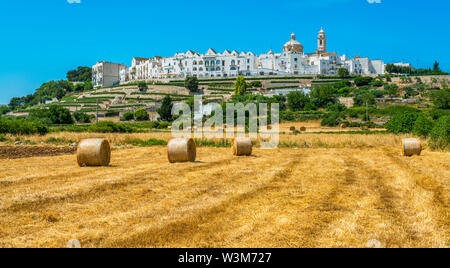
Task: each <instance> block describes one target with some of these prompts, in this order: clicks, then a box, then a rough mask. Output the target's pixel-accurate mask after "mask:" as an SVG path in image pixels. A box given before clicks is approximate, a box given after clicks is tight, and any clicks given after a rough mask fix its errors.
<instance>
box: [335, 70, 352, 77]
mask: <svg viewBox="0 0 450 268" xmlns="http://www.w3.org/2000/svg"><path fill="white" fill-rule="evenodd" d="M338 76H339V77H340V78H347V77H349V76H350V72H349V71H348V69H347V68H339V70H338Z"/></svg>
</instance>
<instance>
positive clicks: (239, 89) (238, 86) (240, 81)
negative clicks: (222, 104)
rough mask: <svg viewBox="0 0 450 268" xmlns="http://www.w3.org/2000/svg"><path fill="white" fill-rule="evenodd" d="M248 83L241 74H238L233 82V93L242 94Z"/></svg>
mask: <svg viewBox="0 0 450 268" xmlns="http://www.w3.org/2000/svg"><path fill="white" fill-rule="evenodd" d="M247 87H248V84H247V82H246V81H245V78H244V77H243V76H239V77H238V78H237V79H236V83H235V84H234V95H238V96H243V95H245V93H246V91H247Z"/></svg>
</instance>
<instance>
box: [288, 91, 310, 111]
mask: <svg viewBox="0 0 450 268" xmlns="http://www.w3.org/2000/svg"><path fill="white" fill-rule="evenodd" d="M287 101H288V107H289V109H291V111H300V110H303V109H304V108H305V106H306V105H307V104H308V103H310V100H309V96H308V95H306V94H305V93H303V92H302V91H294V92H291V93H289V94H288V95H287Z"/></svg>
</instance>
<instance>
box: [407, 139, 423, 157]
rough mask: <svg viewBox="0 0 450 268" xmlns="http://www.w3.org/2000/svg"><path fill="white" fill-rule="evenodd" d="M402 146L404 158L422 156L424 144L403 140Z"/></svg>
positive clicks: (413, 140)
mask: <svg viewBox="0 0 450 268" xmlns="http://www.w3.org/2000/svg"><path fill="white" fill-rule="evenodd" d="M402 144H403V148H402V151H403V155H404V156H413V155H420V154H421V153H422V144H421V143H420V140H418V139H403V142H402Z"/></svg>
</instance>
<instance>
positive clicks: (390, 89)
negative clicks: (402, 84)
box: [384, 84, 398, 97]
mask: <svg viewBox="0 0 450 268" xmlns="http://www.w3.org/2000/svg"><path fill="white" fill-rule="evenodd" d="M384 90H386V91H387V93H388V95H389V96H391V97H395V96H398V86H397V85H396V84H386V85H385V86H384Z"/></svg>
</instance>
